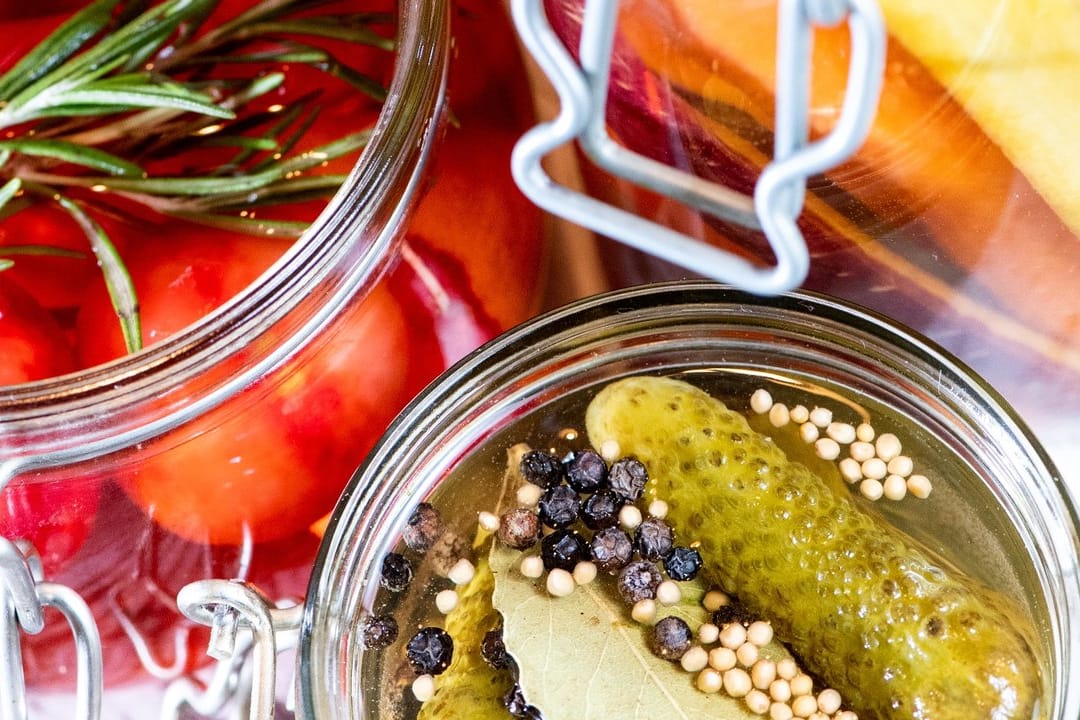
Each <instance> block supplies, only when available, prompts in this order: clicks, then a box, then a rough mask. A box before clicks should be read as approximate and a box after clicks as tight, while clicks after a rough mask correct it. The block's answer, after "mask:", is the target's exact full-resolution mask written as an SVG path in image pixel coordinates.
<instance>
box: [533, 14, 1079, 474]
mask: <svg viewBox="0 0 1080 720" xmlns="http://www.w3.org/2000/svg"><path fill="white" fill-rule="evenodd" d="M602 4H603V3H602V2H600V1H599V0H598V1H597V2H595V3H593V2H579V1H578V0H549V1H548V2H544V3H540V5H541V6H542V7H543V8H544V9H545V10H546V17H547V20H548V21H549V22H550V25H551V28H552V29H553V30H554V33H555V35H556V36H557V37H558V38H559V39H561V41H562V43H563V45H564V47H565V49H566V50H567V51H569V53H570V54H571V55H572V56H574V58H575V59H576V60H578V61H582V62H585V61H586V60H587V61H589V62H592V63H593V64H595V63H596V60H595V58H589V57H586V56H587V53H586V52H585V45H582V44H579V41H580V40H582V37H581V36H582V27H583V26H582V22H583V18H584V19H585V22H586V23H588V22H590V20H589V19H590V17H594V16H595V14H596V13H594V12H593V9H592V6H594V5H595V6H597V8H599V6H601V5H602ZM867 5H873V6H880V11H881V17H882V18H883V22H884V29H885V31H886V32H885V36H884V39H883V43H884V44H885V47H884V48H883V50H884V70H883V72H882V73H881V74H880V80H881V89H880V95H879V99H878V101H877V103H876V109H875V115H874V118H873V122H872V123H871V124H870V126H869V130H868V133H867V135H866V137H865V141H864V142H862V144H861V145H860V146H859V148H858V149H857V151H856V152H855V153H854V154H853V155H852V156H851V157H850V158H849V159H848V160H847V161H846V162H844V163H842V164H840V165H838V166H836V167H833V168H830V169H828V170H826V171H824V172H820V173H818V174H815V175H811V176H810V177H809V179H808V182H807V186H806V190H807V192H806V194H805V202H804V203H802V204H801V212H800V213H799V214H798V215H797V226H798V228H799V230H800V232H801V234H802V236H803V237H804V238H805V242H806V245H807V248H808V252H809V274H808V276H807V278H806V280H805V282H804V283H803V287H806V288H809V289H813V290H817V291H821V292H825V293H828V294H830V295H833V296H836V297H840V298H845V299H849V300H852V301H854V302H857V303H860V304H863V305H866V306H868V307H870V308H873V309H875V310H878V311H880V312H882V313H885V314H887V315H889V316H890V317H893V318H895V319H897V320H899V321H901V322H903V323H906V324H909V325H911V326H913V327H915V328H918V329H919V330H921V331H922V332H924V333H926V334H927V335H928V336H929V337H931V338H932V339H934V340H935V341H937V342H939V343H941V344H942V345H944V346H945V347H946V348H948V349H949V350H950V351H952V352H954V353H955V354H957V355H958V356H959V357H960V358H961V359H962V360H964V361H965V362H967V363H968V364H969V365H971V366H972V367H973V368H974V369H975V370H976V371H977V372H979V373H980V374H981V375H982V376H983V377H985V378H986V379H987V380H989V381H990V382H991V384H993V385H994V386H995V387H996V388H997V389H998V390H999V391H1000V392H1002V393H1003V394H1004V395H1005V396H1006V397H1007V398H1008V399H1009V400H1010V401H1011V402H1012V403H1013V404H1014V406H1015V407H1017V409H1018V410H1019V411H1020V412H1021V414H1022V415H1023V416H1024V417H1025V418H1026V419H1027V420H1028V421H1029V422H1030V423H1031V424H1032V426H1033V427H1034V428H1035V430H1036V432H1037V434H1038V435H1039V436H1040V438H1041V439H1042V440H1043V442H1044V443H1045V445H1046V446H1047V448H1048V449H1049V450H1050V452H1051V454H1052V455H1053V456H1054V457H1055V459H1056V460H1057V462H1058V464H1059V465H1060V466H1061V467H1062V468H1063V470H1064V472H1065V473H1066V475H1067V476H1070V480H1071V481H1072V482H1080V476H1077V477H1072V476H1073V475H1074V473H1073V471H1072V468H1073V467H1075V466H1076V459H1077V458H1076V450H1075V448H1076V447H1077V446H1078V445H1077V440H1078V439H1080V434H1078V433H1080V430H1078V428H1080V426H1078V424H1077V422H1076V421H1075V417H1076V413H1075V407H1076V406H1077V398H1078V392H1080V374H1078V372H1077V371H1078V365H1077V358H1078V357H1080V356H1078V345H1077V343H1078V337H1080V336H1078V334H1077V333H1076V332H1075V327H1074V325H1075V320H1076V313H1077V302H1076V293H1075V292H1074V290H1073V287H1074V284H1075V278H1076V274H1077V271H1078V269H1080V242H1077V240H1078V233H1080V214H1078V211H1077V203H1076V198H1077V197H1080V195H1078V192H1077V188H1076V187H1075V185H1076V182H1077V173H1076V172H1075V170H1074V168H1075V166H1076V158H1077V155H1078V153H1080V133H1078V131H1077V125H1076V123H1075V122H1074V121H1073V117H1072V115H1073V113H1072V111H1071V108H1073V107H1076V105H1077V103H1078V102H1080V72H1078V71H1077V69H1078V68H1080V47H1078V45H1077V42H1076V38H1077V37H1078V32H1080V10H1078V8H1077V6H1076V4H1075V3H1070V2H1067V1H1065V0H1051V1H1047V2H1039V3H1037V4H1035V5H1033V4H1031V3H1028V2H1022V1H1021V0H985V1H982V0H971V1H969V2H964V3H960V4H957V3H949V4H941V3H934V2H917V3H912V2H906V1H901V2H893V1H892V0H882V1H881V2H875V3H857V2H840V3H826V2H816V1H815V0H807V1H805V2H803V1H801V0H792V2H756V1H745V2H742V1H737V2H723V3H711V2H698V0H632V1H630V2H622V3H619V4H618V10H617V18H616V19H615V20H614V22H613V27H612V28H611V31H612V32H613V34H614V39H613V40H612V45H611V47H612V55H613V57H612V62H611V65H610V68H611V75H610V82H609V83H608V84H607V88H606V89H605V97H606V103H607V104H606V108H605V109H606V113H605V114H604V117H603V124H604V129H605V130H606V132H607V133H608V134H609V135H610V137H611V139H612V141H613V142H614V144H616V145H618V146H619V147H620V148H623V149H626V150H630V151H633V152H635V153H638V154H640V155H643V156H645V157H647V158H648V159H650V160H655V161H658V162H660V163H662V164H664V165H666V166H669V167H671V168H675V169H677V170H680V171H684V172H685V173H687V174H688V175H690V176H693V177H695V178H697V179H700V180H704V181H708V182H710V183H713V184H714V185H715V186H716V187H723V188H727V189H730V190H732V191H735V192H737V193H741V194H746V195H749V194H752V192H753V189H754V185H755V182H756V181H757V179H758V177H759V176H760V175H761V173H762V170H763V168H765V167H766V166H767V165H768V163H770V161H772V159H773V157H774V154H775V153H778V152H779V151H778V150H777V147H779V135H778V134H777V132H778V131H777V119H776V118H777V113H778V112H780V111H781V110H782V107H781V106H782V104H783V102H784V100H785V99H784V98H782V97H781V94H782V91H783V86H782V85H781V81H780V78H779V74H780V71H781V66H780V63H779V62H778V54H782V53H783V52H785V51H787V50H788V49H789V44H787V43H785V42H784V41H779V42H778V40H777V38H778V31H779V28H778V17H780V16H781V15H782V14H783V12H786V9H789V8H792V7H795V6H798V7H800V8H804V10H802V11H801V12H802V13H803V16H804V17H807V16H809V17H810V18H811V19H812V18H813V13H814V12H817V13H827V12H830V11H833V12H835V10H836V9H837V8H839V9H840V10H841V11H842V12H839V13H836V14H834V16H833V18H831V19H830V20H829V21H828V22H826V21H824V20H821V21H816V22H811V25H812V28H811V32H812V43H810V44H809V46H808V48H810V49H809V52H808V54H807V55H806V56H805V57H804V58H803V60H802V61H801V62H803V63H804V64H805V66H806V67H808V68H809V70H808V75H809V79H810V82H809V85H808V86H807V87H806V88H805V94H803V95H798V94H796V95H793V96H791V97H788V98H787V99H786V100H787V102H788V106H787V107H788V108H789V109H790V107H792V106H795V107H800V108H803V109H804V110H805V130H806V131H807V136H808V138H809V139H810V140H812V141H814V140H819V139H821V138H823V137H824V136H825V135H826V134H827V133H830V132H831V131H833V130H835V129H836V128H837V125H838V118H839V117H840V114H841V108H842V106H843V103H844V98H845V93H846V92H847V91H848V89H849V87H850V76H849V63H850V61H851V58H852V56H853V52H852V51H853V48H854V45H853V44H852V42H851V39H852V29H851V24H850V20H851V17H852V16H853V15H854V14H855V13H856V12H857V11H858V8H859V6H864V7H865V6H867ZM521 6H522V7H527V6H530V3H528V2H525V1H524V0H523V2H522V3H521ZM829 8H831V10H829ZM596 12H601V11H600V10H599V9H596ZM845 19H847V20H848V22H843V20H845ZM587 39H588V42H590V43H592V46H591V47H594V48H595V47H597V46H598V44H597V36H596V34H591V35H588V38H587ZM581 170H582V173H583V175H584V178H585V186H586V188H587V189H588V191H589V193H590V195H592V196H593V197H595V198H598V199H600V200H603V201H604V202H606V203H608V204H610V205H613V206H615V207H617V208H620V209H625V210H629V211H631V212H632V213H633V214H635V215H638V216H641V217H645V218H648V219H650V220H653V221H656V222H657V223H658V224H660V225H662V226H664V227H666V228H670V229H672V230H674V231H677V232H678V233H680V234H682V235H684V236H687V237H690V238H694V239H698V240H703V241H706V242H707V243H708V244H710V245H711V246H713V247H716V248H721V249H724V250H728V251H730V252H731V253H733V254H735V255H737V256H738V257H740V258H742V259H745V260H748V261H750V262H751V263H754V264H757V265H762V266H767V265H769V264H771V263H773V262H774V260H775V258H774V256H773V254H772V251H771V249H770V247H769V245H768V244H767V243H766V242H765V238H764V237H763V235H762V233H761V232H760V231H759V230H757V229H754V228H752V227H747V226H746V225H745V224H742V223H739V222H733V221H731V219H730V218H725V217H720V216H718V215H717V214H716V213H714V212H703V211H701V210H699V209H698V208H697V207H692V206H688V205H687V204H685V203H684V202H682V200H683V199H685V198H684V196H680V195H679V194H677V193H671V192H669V193H664V192H658V191H655V187H656V186H655V185H650V184H646V183H642V182H640V180H641V178H640V177H635V176H632V175H629V174H620V173H613V172H609V171H607V170H605V169H601V168H600V166H599V165H598V164H597V163H596V162H593V161H592V160H590V159H584V158H583V160H582V163H581ZM799 196H800V197H801V196H802V191H801V189H800V190H799ZM604 248H605V255H604V262H603V267H604V269H605V270H606V271H607V275H608V279H609V280H610V282H611V283H612V284H613V285H614V286H625V285H631V284H634V283H638V282H644V281H655V280H664V279H673V278H678V277H685V276H688V275H693V274H694V273H695V272H697V271H699V270H701V266H698V267H696V268H691V269H690V270H687V269H686V268H684V267H677V266H674V265H671V264H667V263H664V262H662V261H660V260H658V259H657V258H656V257H655V256H654V255H652V254H648V253H642V252H638V251H635V250H630V249H628V248H626V247H624V246H623V245H620V244H614V243H612V244H605V245H604Z"/></svg>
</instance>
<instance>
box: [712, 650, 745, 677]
mask: <svg viewBox="0 0 1080 720" xmlns="http://www.w3.org/2000/svg"><path fill="white" fill-rule="evenodd" d="M737 663H738V659H737V658H736V657H735V651H734V650H732V649H731V648H726V647H715V648H713V649H712V650H710V651H709V667H711V668H713V669H714V670H719V671H720V672H727V671H728V670H730V669H731V668H733V667H735V665H736V664H737Z"/></svg>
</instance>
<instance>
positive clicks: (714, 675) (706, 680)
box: [694, 668, 724, 695]
mask: <svg viewBox="0 0 1080 720" xmlns="http://www.w3.org/2000/svg"><path fill="white" fill-rule="evenodd" d="M694 685H696V686H697V689H698V690H700V691H701V692H703V693H709V694H710V695H711V694H712V693H718V692H720V688H722V687H724V678H723V676H722V675H721V674H720V673H718V672H717V671H716V670H713V669H712V668H705V669H704V670H702V671H701V672H699V673H698V676H697V680H695V681H694Z"/></svg>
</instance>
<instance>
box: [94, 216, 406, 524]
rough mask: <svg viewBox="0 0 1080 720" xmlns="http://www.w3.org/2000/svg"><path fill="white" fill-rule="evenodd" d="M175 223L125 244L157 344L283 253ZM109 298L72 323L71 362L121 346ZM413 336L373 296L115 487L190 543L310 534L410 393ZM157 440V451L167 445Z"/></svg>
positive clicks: (381, 292) (392, 304) (389, 300)
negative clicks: (75, 341) (75, 349)
mask: <svg viewBox="0 0 1080 720" xmlns="http://www.w3.org/2000/svg"><path fill="white" fill-rule="evenodd" d="M192 232H193V231H192V229H191V228H190V227H185V226H173V227H170V228H169V229H166V230H163V231H162V233H161V234H162V235H164V236H163V237H154V238H146V239H144V241H143V242H141V243H137V244H136V243H133V244H132V250H131V252H130V253H129V260H128V262H129V270H130V271H131V273H132V277H133V279H134V282H135V287H136V291H137V292H138V295H139V299H140V305H141V307H142V314H143V336H144V338H145V339H146V342H147V343H152V342H155V341H158V340H160V339H162V338H164V337H166V336H168V335H169V334H171V333H173V332H176V331H177V330H179V329H181V328H183V327H186V326H187V325H189V324H190V323H192V322H194V321H196V320H198V319H199V318H201V317H203V316H204V315H206V314H207V313H208V312H211V311H212V310H213V309H215V308H216V307H218V306H219V305H221V304H222V303H223V302H225V301H226V300H228V299H229V298H231V297H232V296H233V295H235V294H236V293H237V292H239V291H240V290H241V289H243V288H244V287H246V286H247V285H248V284H249V283H250V282H251V281H252V280H253V279H254V278H255V277H256V276H257V275H258V274H259V273H261V272H262V271H263V270H264V269H265V268H266V267H267V266H268V265H269V264H270V263H271V262H272V261H273V260H274V259H275V258H276V257H277V256H278V254H280V252H281V251H283V250H284V248H285V247H286V246H287V245H288V241H267V240H265V239H258V238H248V237H243V236H235V235H230V234H228V233H223V232H220V231H209V232H205V231H202V230H198V231H197V232H198V233H201V235H195V236H189V234H191V233H192ZM103 295H104V293H103V291H102V292H99V293H95V294H94V295H93V296H92V297H91V299H90V300H89V301H88V302H87V304H86V305H85V306H84V307H83V309H82V312H81V313H80V316H79V322H78V329H79V337H80V357H81V358H82V360H83V361H84V362H86V363H94V362H100V361H103V360H106V359H108V358H109V357H110V356H116V355H119V354H122V352H123V343H122V341H121V339H120V336H119V330H118V329H117V327H116V322H115V320H114V319H112V318H111V312H112V311H111V308H110V306H109V303H108V300H107V299H106V298H105V297H104V296H103ZM408 332H409V330H408V327H407V325H406V323H405V321H404V319H403V317H402V314H401V312H400V311H399V309H398V306H397V303H396V301H395V299H394V298H393V297H392V296H391V295H390V294H389V293H388V292H387V291H386V290H385V289H380V288H376V290H375V291H374V292H373V293H372V295H371V296H370V297H368V298H367V299H366V300H365V301H364V303H363V304H362V305H361V306H360V307H359V308H356V309H354V310H353V311H352V312H351V313H350V314H349V315H348V316H346V317H345V318H343V319H342V320H341V323H340V325H339V326H338V327H337V329H336V331H335V332H333V333H330V334H329V336H328V337H327V338H325V339H320V342H322V343H323V345H322V346H321V347H319V349H318V350H317V352H316V354H315V355H314V357H313V359H312V360H310V361H309V362H308V363H307V364H305V365H303V366H302V367H300V368H299V369H297V370H296V371H295V372H294V373H293V374H291V375H290V376H289V377H288V378H286V379H284V380H283V381H281V383H280V384H279V385H267V386H266V387H262V386H257V387H254V388H252V389H250V390H249V391H248V392H249V393H250V394H251V395H250V396H249V397H258V398H259V399H258V401H257V403H258V404H257V405H256V406H253V407H248V408H247V410H246V411H245V412H242V413H237V412H236V410H235V408H236V407H237V406H238V405H239V404H242V401H238V402H234V403H232V404H229V403H227V404H226V406H225V407H223V408H221V409H219V410H217V411H215V412H212V413H210V414H208V415H206V416H204V417H201V418H200V419H199V420H197V421H196V422H195V423H194V424H193V425H192V426H191V427H186V428H182V429H181V430H180V431H178V432H177V433H176V434H175V435H174V436H172V437H169V438H166V439H164V440H163V443H164V445H168V444H171V443H175V442H177V441H180V440H183V442H182V443H181V444H180V445H178V446H177V447H174V448H171V449H167V450H166V451H165V452H164V453H163V454H162V455H160V456H158V457H148V458H147V459H146V460H145V461H142V462H140V464H139V466H138V467H137V468H135V469H134V470H133V471H132V472H131V473H130V475H129V476H126V477H124V478H121V479H120V481H121V484H122V485H123V486H124V487H125V489H126V490H127V491H128V493H129V494H130V495H131V497H132V498H133V499H134V500H135V501H136V502H137V503H138V504H139V505H140V506H141V507H143V508H144V509H145V510H146V511H147V512H148V514H150V515H151V516H152V517H153V518H154V519H155V520H156V521H157V522H159V523H160V524H162V525H163V526H164V527H166V528H168V529H169V530H172V531H173V532H175V533H177V534H180V535H182V536H184V537H186V538H188V539H192V540H196V541H202V542H210V543H240V542H242V541H243V540H244V538H245V534H249V535H250V537H251V538H252V539H254V540H256V541H265V540H272V539H275V538H279V537H284V536H286V535H290V534H292V533H295V532H298V531H301V530H304V529H306V528H307V527H308V526H309V525H310V524H311V523H312V522H313V521H314V520H316V519H317V518H318V517H320V516H321V515H323V514H324V513H326V512H327V511H328V510H329V509H330V508H331V507H332V506H333V503H334V501H335V500H336V499H337V496H338V494H339V493H340V491H341V488H342V487H343V486H344V484H345V482H346V481H347V479H348V478H349V476H350V474H351V473H352V471H353V470H354V469H355V468H356V466H357V465H358V464H359V462H360V460H361V459H362V457H363V454H364V453H365V452H366V451H367V449H368V448H369V447H370V446H371V445H372V443H373V442H374V440H375V438H376V437H378V435H379V434H380V433H381V432H382V430H383V428H384V427H385V426H386V424H387V423H388V422H389V420H390V419H391V418H392V417H393V415H394V413H395V412H397V410H398V409H399V408H400V407H401V406H402V405H403V404H404V403H405V401H406V400H407V399H408V397H409V396H410V395H411V393H412V392H414V391H415V389H416V387H415V385H414V386H409V385H408V383H409V377H410V375H409V372H408V368H409V365H410V363H409V350H410V344H409V342H408ZM164 445H163V446H164Z"/></svg>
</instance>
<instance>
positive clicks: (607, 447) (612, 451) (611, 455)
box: [600, 440, 622, 463]
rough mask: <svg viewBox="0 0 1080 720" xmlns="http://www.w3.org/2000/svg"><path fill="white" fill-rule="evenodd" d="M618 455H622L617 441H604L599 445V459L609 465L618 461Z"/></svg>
mask: <svg viewBox="0 0 1080 720" xmlns="http://www.w3.org/2000/svg"><path fill="white" fill-rule="evenodd" d="M620 455H622V449H621V448H620V447H619V443H618V441H616V440H605V441H604V442H602V443H600V457H602V458H604V459H605V460H607V461H608V462H609V463H613V462H615V461H616V460H618V459H619V456H620Z"/></svg>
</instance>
